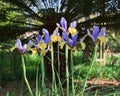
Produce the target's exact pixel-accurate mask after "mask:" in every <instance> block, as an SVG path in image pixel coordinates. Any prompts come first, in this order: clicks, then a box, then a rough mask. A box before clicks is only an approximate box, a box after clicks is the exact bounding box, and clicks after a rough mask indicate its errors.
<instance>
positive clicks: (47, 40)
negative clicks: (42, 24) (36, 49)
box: [42, 28, 50, 43]
mask: <svg viewBox="0 0 120 96" xmlns="http://www.w3.org/2000/svg"><path fill="white" fill-rule="evenodd" d="M42 33H43V34H44V36H45V37H44V43H48V42H49V41H50V35H49V32H48V30H47V29H45V28H43V29H42Z"/></svg>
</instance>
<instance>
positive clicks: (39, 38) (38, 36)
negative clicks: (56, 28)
mask: <svg viewBox="0 0 120 96" xmlns="http://www.w3.org/2000/svg"><path fill="white" fill-rule="evenodd" d="M41 39H42V38H41V35H40V34H38V35H37V36H36V40H37V43H40V42H41Z"/></svg>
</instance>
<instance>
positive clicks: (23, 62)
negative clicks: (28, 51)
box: [22, 55, 34, 96]
mask: <svg viewBox="0 0 120 96" xmlns="http://www.w3.org/2000/svg"><path fill="white" fill-rule="evenodd" d="M22 68H23V76H24V80H25V83H26V85H27V87H28V90H29V93H30V96H34V95H33V92H32V90H31V88H30V84H29V82H28V80H27V76H26V67H25V61H24V56H23V55H22Z"/></svg>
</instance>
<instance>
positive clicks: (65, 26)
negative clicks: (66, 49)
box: [60, 17, 67, 31]
mask: <svg viewBox="0 0 120 96" xmlns="http://www.w3.org/2000/svg"><path fill="white" fill-rule="evenodd" d="M60 24H61V26H62V28H64V30H65V31H67V21H66V19H65V18H64V17H62V18H61V20H60Z"/></svg>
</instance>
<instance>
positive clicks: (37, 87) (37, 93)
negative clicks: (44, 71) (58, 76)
mask: <svg viewBox="0 0 120 96" xmlns="http://www.w3.org/2000/svg"><path fill="white" fill-rule="evenodd" d="M39 67H40V66H39V63H38V65H37V72H36V96H39V95H40V94H39V79H38V77H39Z"/></svg>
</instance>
